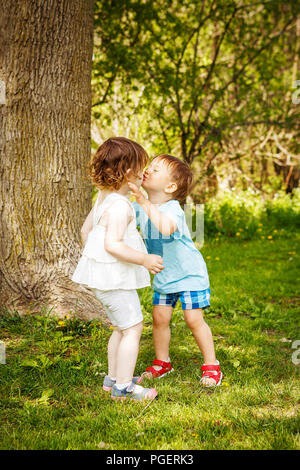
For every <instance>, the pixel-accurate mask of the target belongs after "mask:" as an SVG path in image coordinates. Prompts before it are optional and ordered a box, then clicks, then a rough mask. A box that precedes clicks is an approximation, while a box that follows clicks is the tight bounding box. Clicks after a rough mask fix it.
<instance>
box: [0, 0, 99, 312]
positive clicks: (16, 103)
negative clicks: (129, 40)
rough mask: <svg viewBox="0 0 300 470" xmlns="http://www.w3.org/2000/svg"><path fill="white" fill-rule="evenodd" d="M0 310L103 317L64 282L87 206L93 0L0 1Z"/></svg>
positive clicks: (77, 251) (85, 294)
mask: <svg viewBox="0 0 300 470" xmlns="http://www.w3.org/2000/svg"><path fill="white" fill-rule="evenodd" d="M0 10H1V16H0V27H1V33H0V51H1V52H0V54H1V56H0V80H1V81H2V82H4V83H5V85H6V103H5V104H2V105H0V149H1V164H0V172H1V189H0V191H1V196H2V197H1V202H0V218H1V223H2V237H1V241H0V250H1V261H0V263H1V264H0V275H1V284H0V305H1V306H3V305H5V306H7V307H8V308H9V309H12V308H14V309H16V310H17V311H18V312H19V313H21V314H22V313H26V312H28V310H29V309H30V311H33V312H35V311H39V310H40V308H41V307H42V306H43V305H45V306H47V308H49V309H50V308H52V307H53V310H52V311H53V312H54V313H56V314H57V315H59V316H63V315H65V314H67V313H69V311H70V310H71V311H72V312H73V313H75V314H77V315H78V316H79V317H81V318H84V319H92V318H102V314H103V310H102V307H101V306H100V304H99V302H98V301H97V300H96V299H95V298H94V296H93V295H92V294H91V292H90V291H88V290H87V289H84V288H81V287H80V286H78V285H76V284H74V283H73V282H72V281H71V280H70V276H71V274H72V273H73V271H74V268H75V265H76V262H77V260H78V258H79V255H80V252H81V249H82V248H81V244H80V236H79V231H80V227H81V225H82V223H83V220H84V218H85V217H86V215H87V213H88V212H89V210H90V209H91V186H90V182H89V179H88V177H87V171H86V167H87V162H88V160H89V157H90V109H91V87H90V77H91V63H92V49H93V0H0Z"/></svg>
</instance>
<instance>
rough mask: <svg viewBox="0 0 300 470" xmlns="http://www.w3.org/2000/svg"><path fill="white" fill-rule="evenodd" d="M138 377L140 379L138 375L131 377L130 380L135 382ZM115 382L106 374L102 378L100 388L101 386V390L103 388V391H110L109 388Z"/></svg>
mask: <svg viewBox="0 0 300 470" xmlns="http://www.w3.org/2000/svg"><path fill="white" fill-rule="evenodd" d="M139 379H140V377H133V378H132V382H133V383H135V384H136V383H137V382H138V380H139ZM115 383H116V381H115V380H112V379H111V378H110V377H109V375H106V376H105V377H104V380H103V386H102V388H103V390H104V391H105V392H110V391H111V389H112V387H113V386H114V385H115Z"/></svg>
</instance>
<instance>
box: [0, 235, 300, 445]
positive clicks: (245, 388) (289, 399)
mask: <svg viewBox="0 0 300 470" xmlns="http://www.w3.org/2000/svg"><path fill="white" fill-rule="evenodd" d="M201 251H202V254H203V256H204V258H205V260H206V262H207V266H208V271H209V275H210V281H211V291H212V299H211V301H212V305H211V308H210V310H209V312H208V311H206V319H207V322H208V324H209V325H210V327H211V329H212V332H213V335H214V339H215V347H216V352H217V358H218V359H219V361H220V363H221V365H222V369H223V371H224V373H225V377H224V380H223V384H222V386H221V387H218V388H217V389H214V390H211V389H203V388H201V386H200V385H199V378H200V375H201V373H200V366H201V362H202V358H201V354H200V353H199V351H198V349H197V346H196V343H195V341H194V339H193V337H192V335H191V333H190V332H189V330H188V329H187V327H186V325H185V323H184V321H183V317H182V310H181V308H180V304H179V303H178V305H177V307H176V309H175V310H174V314H173V319H172V341H171V359H172V364H173V366H174V368H175V371H174V373H173V374H170V375H169V376H167V377H165V378H163V379H162V380H161V381H159V382H155V386H156V388H157V390H158V392H159V397H158V399H156V400H154V401H152V402H150V403H149V402H148V403H135V402H125V403H124V402H115V401H113V400H111V399H110V397H109V394H108V395H107V394H106V393H105V392H103V391H102V388H101V386H102V380H103V376H104V375H105V372H106V370H107V359H106V345H107V341H108V337H109V335H110V333H111V330H109V329H107V328H104V327H103V326H101V324H99V323H98V322H97V321H94V322H91V323H87V324H86V323H83V322H80V321H78V320H73V319H67V320H66V321H65V322H63V323H62V322H60V323H59V322H58V320H57V319H55V318H51V317H50V316H49V315H48V314H47V313H46V312H41V314H40V315H39V316H38V317H34V316H32V315H30V314H29V315H28V316H26V317H23V318H19V317H18V316H17V315H10V316H7V315H6V316H5V315H3V316H1V317H0V327H1V334H0V339H1V340H2V341H4V342H5V344H6V364H5V365H0V396H1V414H0V427H1V435H0V448H1V449H113V450H116V449H124V450H129V449H151V450H154V449H156V450H161V449H164V450H169V449H176V450H179V449H181V450H185V449H189V450H190V449H299V448H300V436H299V432H300V420H299V408H298V407H299V398H300V397H299V389H300V387H299V370H300V366H299V365H296V364H294V363H293V361H292V354H293V353H294V358H295V357H296V359H297V352H296V349H292V345H293V342H294V341H296V340H300V330H299V304H300V292H299V286H300V271H299V266H300V263H299V238H297V237H296V235H295V236H291V237H290V238H288V239H283V238H278V239H275V240H274V241H273V240H272V241H270V240H253V241H248V242H244V241H222V242H220V241H217V242H216V241H215V242H210V243H206V244H205V246H204V247H203V249H202V250H201ZM139 293H140V297H141V302H142V306H143V310H144V314H145V327H144V332H143V336H142V340H141V348H140V354H139V357H138V362H137V367H136V373H142V372H143V370H144V369H145V367H147V366H149V365H151V362H152V359H153V357H154V355H153V348H152V332H151V310H152V306H151V297H152V296H151V289H150V288H147V289H145V290H143V291H139ZM298 348H299V346H298ZM298 359H300V353H299V355H298ZM294 362H295V360H294Z"/></svg>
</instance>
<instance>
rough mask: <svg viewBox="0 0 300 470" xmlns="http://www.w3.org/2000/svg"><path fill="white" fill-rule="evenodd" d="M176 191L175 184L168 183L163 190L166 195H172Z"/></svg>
mask: <svg viewBox="0 0 300 470" xmlns="http://www.w3.org/2000/svg"><path fill="white" fill-rule="evenodd" d="M176 190H177V184H176V183H169V184H168V186H167V187H166V189H165V192H166V193H174V192H175V191H176Z"/></svg>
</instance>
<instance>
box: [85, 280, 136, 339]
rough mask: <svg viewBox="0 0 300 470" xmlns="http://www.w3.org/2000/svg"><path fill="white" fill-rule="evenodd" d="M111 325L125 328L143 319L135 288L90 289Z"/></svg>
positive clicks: (121, 328)
mask: <svg viewBox="0 0 300 470" xmlns="http://www.w3.org/2000/svg"><path fill="white" fill-rule="evenodd" d="M92 291H93V292H94V294H95V296H96V297H97V299H98V300H100V302H101V304H102V305H103V307H104V310H105V312H106V314H107V316H108V318H109V319H110V321H111V323H112V325H113V326H117V327H118V328H119V329H120V330H126V328H130V327H131V326H134V325H137V324H138V323H140V322H142V321H143V314H142V310H141V304H140V299H139V296H138V293H137V291H136V290H135V289H130V290H125V289H119V290H98V289H92Z"/></svg>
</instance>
